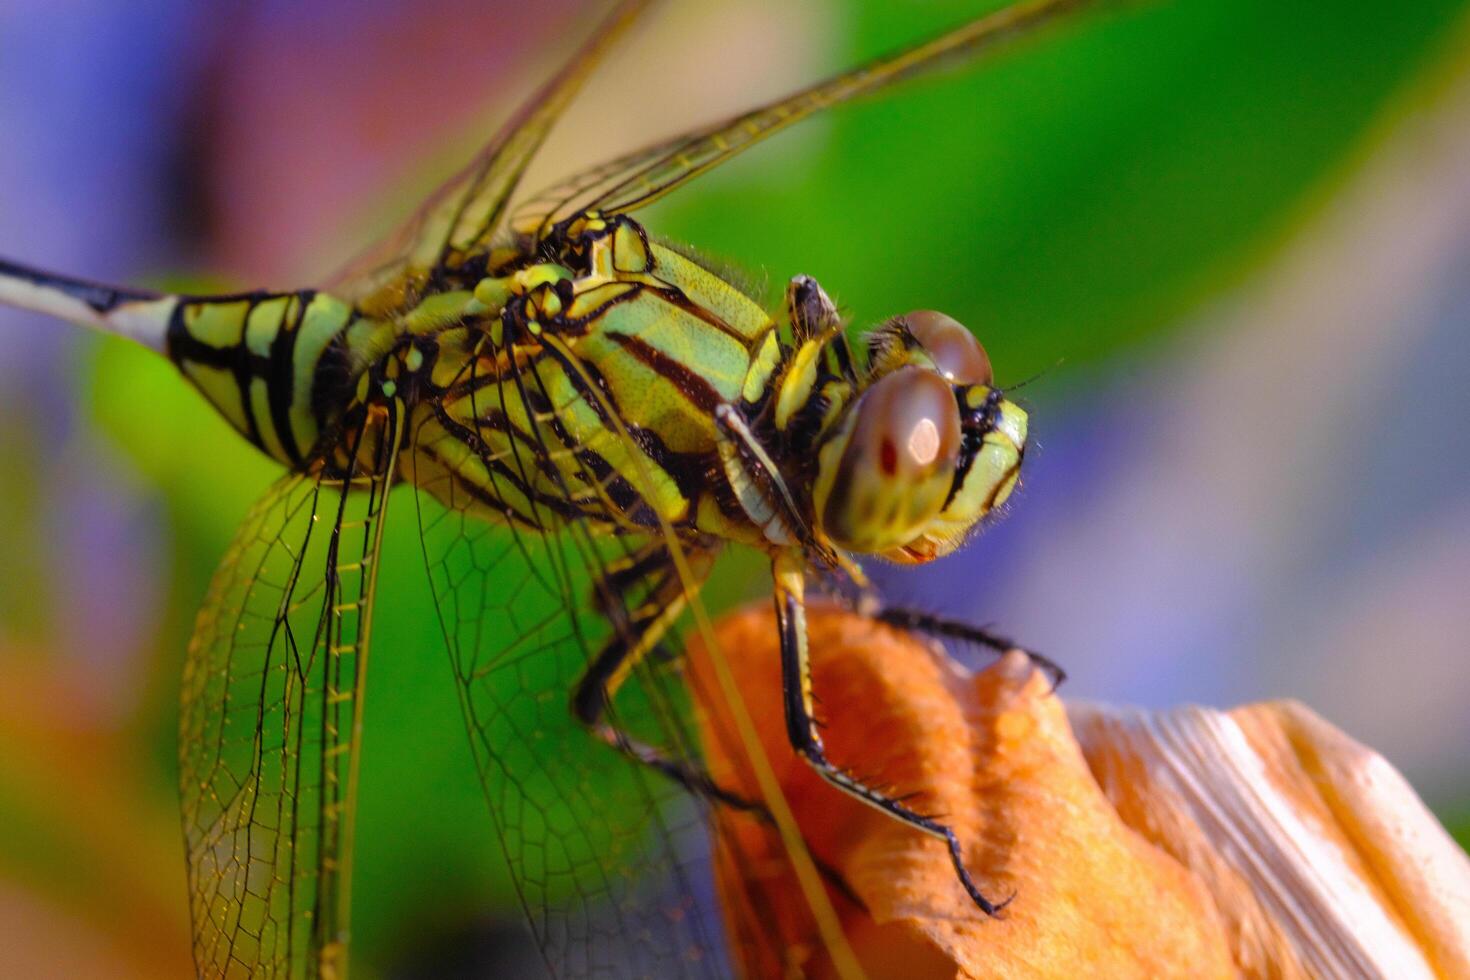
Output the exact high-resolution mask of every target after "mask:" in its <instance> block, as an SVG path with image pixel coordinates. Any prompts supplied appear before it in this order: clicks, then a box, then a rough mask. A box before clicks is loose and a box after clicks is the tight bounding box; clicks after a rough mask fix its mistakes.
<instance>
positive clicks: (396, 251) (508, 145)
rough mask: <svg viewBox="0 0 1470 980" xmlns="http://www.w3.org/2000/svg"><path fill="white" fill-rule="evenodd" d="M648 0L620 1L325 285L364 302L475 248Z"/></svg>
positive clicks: (407, 284)
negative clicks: (459, 163) (466, 159)
mask: <svg viewBox="0 0 1470 980" xmlns="http://www.w3.org/2000/svg"><path fill="white" fill-rule="evenodd" d="M648 4H649V0H622V2H620V3H619V4H618V5H617V6H616V8H614V10H613V12H612V13H611V14H610V15H609V16H608V17H607V19H606V20H605V21H603V23H602V24H601V26H600V27H599V28H598V30H597V32H596V33H595V34H593V35H592V37H590V38H589V39H588V40H587V41H586V42H585V43H584V44H583V45H582V46H581V47H580V48H579V49H578V50H577V52H576V54H574V55H573V56H572V58H571V59H570V60H569V61H568V62H567V63H566V65H565V66H564V67H563V68H562V69H561V71H559V72H558V73H557V74H556V75H555V76H554V77H553V78H552V79H551V80H550V81H548V82H547V83H546V84H545V85H543V86H542V87H541V88H540V89H539V90H538V91H537V92H536V94H535V95H534V96H532V98H531V99H530V100H529V101H528V102H527V103H526V104H525V105H523V106H522V107H521V108H520V110H519V111H518V112H517V113H516V114H515V115H514V116H512V117H511V119H510V120H509V121H508V122H506V123H505V125H503V126H502V127H501V128H500V131H499V132H497V133H496V134H495V136H494V138H493V139H491V141H490V142H489V143H488V144H487V145H486V146H485V148H484V149H483V150H481V151H480V153H479V155H478V156H476V157H475V158H474V159H473V160H471V161H470V163H469V164H468V165H467V166H466V167H465V168H464V169H463V170H461V171H460V172H459V173H457V174H455V175H454V176H453V177H451V178H450V179H449V180H448V181H446V182H445V183H444V184H442V185H441V186H440V187H439V188H438V190H436V191H435V192H434V193H433V194H431V195H430V196H429V197H428V199H427V200H425V201H424V203H423V204H422V205H421V206H420V207H419V209H418V210H417V211H416V212H415V213H414V214H413V215H412V216H411V217H410V218H409V219H408V221H406V222H405V223H404V224H403V225H402V226H401V227H400V228H399V229H398V230H397V231H395V232H394V233H393V234H391V235H389V236H388V237H387V238H385V239H384V240H383V241H381V242H380V243H378V244H376V245H374V246H372V247H371V248H369V249H368V250H367V251H366V252H365V253H364V254H363V255H362V256H360V257H359V258H358V259H356V260H354V262H353V263H352V264H351V265H350V266H348V268H347V269H345V270H343V271H342V272H341V273H340V274H339V275H338V276H337V277H335V279H334V281H333V282H332V283H330V284H329V285H330V286H331V288H332V289H333V291H334V292H336V293H338V294H339V295H342V296H345V297H346V298H348V299H352V300H354V301H364V300H366V299H368V298H369V297H372V296H373V295H374V294H377V293H380V292H381V291H383V290H384V289H389V290H393V291H397V290H400V289H403V288H405V287H406V288H408V289H409V290H410V291H411V290H412V287H413V284H414V283H415V281H417V280H421V279H423V278H424V277H426V276H427V275H428V274H429V273H430V272H431V270H433V269H435V268H437V267H439V266H440V265H443V264H444V263H446V262H449V261H451V260H452V259H453V258H454V257H455V256H456V255H465V254H469V253H471V252H474V251H477V250H478V249H479V248H480V247H481V246H482V245H484V244H485V243H488V242H489V241H490V240H491V239H492V238H493V237H494V235H495V233H496V232H497V231H498V229H499V228H500V225H501V219H502V217H503V216H504V213H505V207H506V203H507V201H508V200H509V198H510V195H511V194H512V192H514V190H515V188H516V185H517V184H518V183H519V182H520V179H521V176H522V175H523V174H524V173H525V170H526V167H527V166H528V165H529V164H530V162H531V159H532V158H533V157H534V156H535V154H536V151H537V150H539V149H540V148H541V144H542V143H543V142H544V141H545V139H546V136H547V134H548V133H549V132H550V131H551V127H552V126H553V125H554V124H555V122H556V120H557V118H558V117H560V116H561V114H562V112H563V111H565V109H566V107H567V106H568V105H569V104H570V103H571V101H572V99H573V98H574V97H575V96H576V94H577V92H578V90H579V89H581V87H582V84H583V83H584V82H585V81H586V80H587V77H588V76H589V75H590V74H591V73H592V71H593V69H594V68H596V67H597V65H598V63H599V62H600V61H601V60H602V59H603V57H604V56H605V55H606V54H607V52H608V51H609V50H611V49H612V47H613V46H614V44H615V43H616V42H617V41H618V39H619V38H621V37H622V36H623V34H624V33H625V32H626V31H627V30H628V28H629V27H631V26H632V25H633V23H634V21H635V20H636V19H637V17H638V15H639V14H640V13H642V12H643V10H644V8H646V7H647V6H648Z"/></svg>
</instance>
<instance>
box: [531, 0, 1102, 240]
mask: <svg viewBox="0 0 1470 980" xmlns="http://www.w3.org/2000/svg"><path fill="white" fill-rule="evenodd" d="M1086 2H1088V0H1028V2H1022V3H1016V4H1013V5H1011V6H1009V7H1005V8H1003V9H1001V10H998V11H996V12H995V13H993V14H990V15H989V16H987V17H982V18H980V19H978V20H975V21H972V22H971V23H968V24H965V25H964V26H962V27H959V28H956V29H954V30H952V31H949V32H948V33H946V34H942V35H940V36H939V37H936V38H933V39H931V40H929V41H925V42H923V43H921V44H918V45H915V46H913V47H911V48H908V49H906V50H903V51H900V52H898V53H896V54H891V55H887V56H884V57H881V58H878V59H875V60H873V61H870V62H868V63H867V64H865V65H862V66H861V67H858V68H855V69H853V70H852V71H848V72H844V73H842V74H841V75H837V76H835V77H833V78H830V79H828V80H826V81H824V82H819V83H818V84H816V85H813V86H811V87H810V88H807V89H803V90H802V91H800V92H796V93H794V94H792V95H789V96H786V97H785V98H782V99H778V100H777V101H775V102H771V103H769V104H767V105H763V106H760V107H758V108H756V109H752V110H751V111H749V112H745V113H742V114H740V115H738V116H734V117H732V118H730V119H726V120H724V121H722V122H718V123H715V124H714V125H711V126H706V127H703V128H701V129H696V130H693V131H692V132H689V133H686V134H684V135H683V136H679V137H676V138H674V139H671V140H665V141H663V142H661V143H659V144H656V145H654V146H651V147H649V148H647V149H645V150H641V151H639V152H637V153H632V154H629V155H627V156H624V157H621V158H619V159H617V160H614V161H611V162H609V163H605V164H602V165H599V166H597V167H595V168H593V169H591V170H588V171H585V172H583V173H581V174H578V175H576V176H574V177H571V178H570V179H568V180H565V181H562V182H560V183H558V184H555V185H553V186H552V187H550V188H547V189H546V190H544V191H541V192H538V193H537V194H535V195H534V196H533V197H531V198H529V199H528V200H526V201H525V202H524V204H522V205H519V206H517V208H516V210H515V213H514V215H513V216H512V219H511V225H512V227H514V228H515V229H516V230H517V231H518V232H521V233H524V234H528V235H531V236H532V237H534V238H537V239H539V238H544V237H545V236H546V234H547V233H548V232H549V231H550V229H551V227H552V226H553V225H555V224H556V223H557V222H559V221H562V220H565V219H567V218H571V217H573V216H575V215H578V214H581V213H582V212H584V211H588V210H598V211H601V212H603V213H604V214H625V213H628V212H632V211H636V210H638V209H639V208H642V207H645V206H647V205H649V204H652V203H653V202H654V201H657V200H659V199H660V198H662V197H664V196H665V195H667V194H669V193H671V192H672V191H674V190H676V189H677V188H679V187H682V186H683V185H684V184H687V183H688V182H689V181H691V180H694V179H695V178H696V177H698V176H699V175H701V174H703V173H706V172H707V171H709V170H712V169H713V168H715V167H717V166H719V165H720V164H722V163H724V162H725V161H727V160H729V159H730V158H731V157H733V156H735V155H736V154H738V153H741V152H743V151H745V150H748V149H750V147H752V146H754V145H755V144H757V143H759V142H760V141H761V140H763V139H765V138H767V137H768V136H772V135H774V134H775V133H778V132H780V131H781V130H783V129H785V128H786V127H788V126H791V125H793V124H795V123H798V122H800V121H801V120H803V119H805V118H807V117H808V116H811V115H813V114H814V113H817V112H821V111H822V110H824V109H829V108H831V107H832V106H835V105H840V104H842V103H844V102H849V101H851V100H853V99H856V98H858V97H860V96H864V95H869V94H872V93H874V92H877V91H879V90H881V89H884V88H886V87H888V86H890V85H892V84H894V83H896V82H900V81H903V80H905V79H909V78H913V77H915V76H917V75H921V74H925V73H928V72H931V71H935V70H937V69H939V68H942V67H945V66H947V65H952V64H955V63H956V62H959V61H962V60H965V59H969V58H972V57H975V56H976V55H979V54H980V53H982V52H984V51H986V50H988V49H990V48H991V47H993V46H994V45H995V44H996V43H997V42H999V41H1001V40H1003V39H1005V38H1008V37H1012V36H1014V35H1016V34H1019V33H1022V32H1025V31H1028V30H1031V29H1033V28H1035V27H1037V26H1039V25H1040V24H1042V23H1044V22H1046V21H1047V20H1050V19H1051V18H1053V17H1055V16H1057V15H1058V14H1061V13H1063V12H1065V11H1067V10H1069V9H1071V8H1074V7H1079V6H1081V5H1083V4H1084V3H1086Z"/></svg>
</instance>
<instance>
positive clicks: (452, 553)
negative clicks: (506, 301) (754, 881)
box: [409, 351, 725, 977]
mask: <svg viewBox="0 0 1470 980" xmlns="http://www.w3.org/2000/svg"><path fill="white" fill-rule="evenodd" d="M482 353H483V354H484V355H485V357H484V363H486V364H493V363H497V362H498V363H500V364H502V365H507V364H509V363H510V362H509V361H508V359H501V358H496V357H495V356H494V355H495V353H497V352H491V351H482ZM506 371H507V372H509V374H510V375H512V376H513V380H507V377H506V376H505V375H502V376H501V378H500V380H499V381H496V382H493V383H487V384H485V385H483V386H476V384H475V382H474V379H473V377H471V376H470V375H471V372H465V373H464V374H463V375H462V376H461V384H460V385H459V386H458V388H457V391H458V395H457V396H456V395H445V396H444V397H443V398H441V399H439V401H438V403H437V404H436V405H435V406H434V411H433V413H431V414H430V416H429V417H428V418H426V420H425V421H424V422H423V424H422V425H421V426H418V427H416V431H415V432H414V433H413V434H412V437H411V439H412V442H411V448H410V450H409V451H411V452H412V454H413V455H412V457H411V460H412V463H411V466H412V471H411V473H410V474H409V477H410V479H412V481H413V482H414V483H415V484H416V485H417V486H418V487H419V489H420V492H419V506H420V519H421V522H422V528H421V530H422V538H423V542H424V548H425V554H426V558H427V561H428V566H429V573H430V579H431V582H432V586H433V591H434V594H435V598H436V600H437V602H438V607H439V612H440V616H441V620H442V623H443V627H444V631H445V635H446V638H447V640H448V645H449V650H450V656H451V660H452V663H453V668H454V674H455V677H456V678H457V679H458V682H459V686H460V693H461V698H462V703H463V708H464V713H465V721H466V728H467V731H468V734H469V738H470V743H471V745H472V747H473V750H474V755H475V760H476V763H477V766H478V770H479V773H480V779H481V782H482V784H483V787H484V791H485V795H486V797H487V799H488V800H489V803H490V809H491V813H492V817H493V820H494V822H495V825H496V829H497V831H498V833H499V839H500V842H501V845H502V847H503V850H504V854H505V857H506V860H507V862H508V863H509V865H510V867H511V869H512V872H513V875H514V877H515V880H516V884H517V887H518V889H519V893H520V899H521V901H522V904H523V905H524V907H525V910H526V912H527V915H528V918H529V919H530V923H531V926H532V930H533V932H534V934H535V939H536V941H537V944H538V946H539V947H540V948H541V950H542V952H543V955H544V956H545V958H546V962H547V965H548V967H549V968H550V970H551V972H552V973H553V974H554V975H557V976H584V975H592V976H657V977H675V976H718V975H723V974H724V973H725V966H724V959H723V944H722V942H721V940H720V927H719V924H718V916H717V914H716V913H715V912H714V911H713V910H712V909H711V907H710V898H709V894H710V893H709V880H708V851H707V848H708V843H707V840H706V837H705V819H704V804H703V802H702V801H701V800H700V799H699V798H696V797H694V796H692V795H691V794H689V793H687V792H685V791H684V790H683V789H682V788H681V787H680V786H678V785H677V784H676V783H675V782H674V781H672V780H671V779H669V778H668V777H667V776H665V775H663V774H660V773H658V772H655V771H653V770H651V769H649V768H648V767H646V766H644V765H641V764H638V763H634V762H632V761H630V760H629V759H628V758H627V757H626V756H624V755H623V754H622V753H621V752H619V751H618V750H616V749H614V748H612V747H611V746H610V745H608V744H607V743H606V742H604V741H602V740H601V739H598V738H596V737H594V736H593V735H591V734H590V733H589V732H588V731H587V730H586V729H585V728H584V727H583V726H582V725H581V723H579V722H577V721H574V720H573V717H572V711H571V701H572V697H573V692H574V690H575V689H576V686H577V684H578V682H579V681H580V680H581V679H582V677H583V675H584V672H585V671H586V670H587V668H588V665H589V664H590V663H591V662H592V661H593V660H594V659H595V658H596V657H597V656H598V654H599V652H600V651H602V650H604V649H606V644H608V643H609V642H612V641H618V642H622V643H624V644H627V645H629V646H631V645H633V644H635V643H636V642H637V641H638V639H639V638H640V636H642V627H641V626H640V623H641V622H644V621H646V618H647V617H648V616H650V615H653V614H655V613H656V612H657V611H658V610H662V609H665V608H670V607H673V606H677V605H678V604H679V603H681V602H684V601H685V600H686V599H689V600H691V601H697V597H692V596H690V592H692V591H693V590H694V588H696V587H697V585H698V582H697V581H695V582H686V581H684V580H683V579H682V578H680V577H679V574H678V572H677V571H676V570H675V569H673V568H672V567H671V564H670V562H669V561H668V557H667V556H668V554H669V551H668V549H669V548H670V547H676V546H679V545H680V542H671V541H669V540H668V539H666V538H665V537H664V536H663V535H662V534H661V532H660V531H659V530H657V529H653V530H646V531H637V530H628V529H626V528H624V530H623V531H622V532H621V533H614V532H613V526H614V525H615V523H616V522H615V521H613V520H609V518H611V517H613V515H612V514H611V513H610V510H609V509H610V508H615V507H616V506H618V504H617V502H618V501H623V502H626V501H627V499H628V498H627V494H626V488H625V487H621V486H619V485H618V480H619V479H620V478H619V477H618V476H617V475H616V473H617V467H616V466H613V465H611V464H608V463H607V460H606V459H602V461H601V462H599V459H598V458H594V457H595V456H597V455H598V453H599V451H601V453H602V454H604V455H605V454H606V453H607V452H608V450H607V449H606V446H608V445H611V443H608V442H605V441H602V440H601V439H600V438H599V437H597V436H594V435H592V434H590V433H588V432H586V431H579V430H578V427H579V426H580V425H582V424H583V423H582V422H579V421H577V418H578V417H579V415H580V417H582V418H584V419H585V418H586V415H585V409H586V407H587V406H586V403H585V402H582V403H581V404H580V405H573V404H570V403H568V402H567V401H557V400H556V399H555V398H554V397H552V396H550V395H549V393H550V392H552V391H555V390H558V389H559V388H560V386H561V381H562V379H564V378H565V377H566V376H567V374H566V371H565V370H564V365H563V364H562V363H560V362H555V361H553V360H552V359H551V358H550V357H549V356H548V355H544V354H543V356H542V357H541V358H540V359H530V360H528V361H526V362H524V363H522V364H521V365H520V366H510V367H507V368H506ZM562 390H564V389H562ZM470 391H474V392H477V394H476V395H474V396H473V399H474V400H473V402H472V403H471V404H470V405H468V407H467V405H466V400H467V399H470V398H471V397H472V396H470V395H467V394H466V392H470ZM538 393H540V394H538ZM543 396H545V397H546V398H549V399H550V400H543ZM574 400H575V397H574ZM517 403H524V404H529V405H530V406H531V408H532V410H533V412H535V413H537V414H539V415H540V416H541V417H542V418H545V419H550V418H551V417H553V416H555V417H556V418H557V419H559V420H561V421H560V422H559V424H558V425H557V426H550V425H548V426H544V427H542V428H541V429H539V430H537V429H534V428H533V427H530V426H529V425H528V424H526V421H525V420H526V413H523V412H522V411H521V410H520V409H519V408H518V407H517ZM451 417H452V418H453V419H454V420H456V422H457V423H458V425H446V424H445V422H444V420H445V419H446V418H451ZM515 420H519V422H517V421H515ZM511 425H515V426H517V428H516V432H517V435H516V436H515V437H514V438H508V436H507V428H506V427H507V426H511ZM551 429H555V430H556V431H557V432H559V433H560V438H558V437H557V436H554V435H553V436H544V437H538V436H537V435H536V434H535V432H536V431H547V430H551ZM611 438H612V439H618V438H619V437H618V436H617V435H613V436H611ZM605 464H606V465H605ZM495 501H499V502H500V503H495ZM507 502H509V503H507ZM502 513H507V514H513V515H514V516H512V518H511V520H509V521H506V520H497V519H495V518H496V517H498V516H499V515H500V514H502ZM630 513H631V511H630V510H629V511H625V512H624V513H623V514H622V515H621V516H623V517H628V516H629V515H630ZM684 546H685V548H686V552H685V555H686V558H687V559H688V561H689V564H690V565H692V566H693V567H694V568H695V575H696V577H697V576H698V575H699V570H700V569H703V568H707V561H705V559H707V558H708V555H706V554H703V553H701V552H700V551H699V550H698V548H697V545H696V546H690V545H688V544H685V545H684ZM670 576H673V577H672V578H671V577H670ZM599 583H602V584H603V587H602V588H599ZM670 586H672V590H671V589H670ZM595 596H596V597H597V598H594V597H595ZM678 649H679V644H678V642H677V640H675V639H674V638H673V637H672V636H670V637H667V638H666V639H665V642H664V643H663V644H662V645H661V646H660V648H659V650H658V651H656V652H655V653H653V654H651V655H650V656H649V657H647V658H645V659H644V660H643V661H642V662H641V664H640V665H639V666H638V668H637V669H635V670H634V671H633V673H632V675H631V677H630V678H629V679H628V681H627V682H626V683H625V684H624V685H623V687H622V689H621V690H620V691H619V692H618V694H617V696H616V698H615V700H614V702H613V705H612V707H611V708H610V710H609V714H608V720H609V721H611V722H612V723H613V724H615V725H616V726H618V727H619V728H620V729H621V730H623V731H624V732H626V733H627V734H629V735H630V736H631V737H633V738H635V739H636V740H638V741H639V742H641V743H643V744H644V745H646V746H649V747H652V748H655V749H657V750H658V751H659V752H660V753H662V754H663V755H664V757H665V758H666V759H668V760H670V761H673V762H675V763H676V764H678V765H682V766H686V767H689V768H690V769H691V770H697V769H700V768H701V767H702V763H701V761H700V754H699V752H698V750H697V748H696V745H695V736H694V734H693V731H692V728H691V726H690V721H689V717H688V705H687V700H686V697H685V692H684V691H683V689H682V686H681V684H680V677H679V676H678V673H677V663H676V662H674V661H673V660H672V658H671V656H670V655H669V654H670V653H671V652H672V651H676V650H678Z"/></svg>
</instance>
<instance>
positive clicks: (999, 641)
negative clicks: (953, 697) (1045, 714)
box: [873, 607, 1067, 691]
mask: <svg viewBox="0 0 1470 980" xmlns="http://www.w3.org/2000/svg"><path fill="white" fill-rule="evenodd" d="M873 618H875V619H877V620H879V621H880V622H884V623H887V624H888V625H890V626H897V627H899V628H900V629H906V630H913V631H916V632H919V633H928V634H929V635H930V636H938V637H943V638H947V639H952V640H963V641H966V642H969V643H978V644H979V645H980V646H983V647H989V648H990V649H991V650H994V651H995V652H997V653H1005V652H1006V651H1007V650H1020V651H1021V652H1022V653H1024V654H1025V655H1026V656H1027V658H1028V659H1029V660H1030V661H1031V662H1032V663H1033V664H1035V665H1036V666H1037V667H1039V668H1041V671H1042V673H1044V674H1046V675H1047V677H1048V679H1049V680H1050V681H1051V689H1052V690H1053V691H1055V690H1056V689H1057V688H1058V687H1059V686H1061V683H1062V682H1063V681H1065V680H1066V679H1067V672H1066V671H1065V670H1063V669H1062V666H1061V664H1058V663H1057V662H1056V661H1055V660H1052V659H1051V658H1050V657H1047V656H1044V655H1042V654H1040V653H1037V652H1036V651H1034V650H1028V649H1026V648H1025V647H1023V646H1020V645H1018V644H1017V643H1015V642H1014V641H1013V640H1010V639H1008V638H1006V637H1004V636H999V635H997V634H995V633H992V632H990V631H989V630H987V629H984V628H982V627H979V626H971V625H970V624H969V623H962V622H959V621H958V620H953V619H945V618H944V617H942V616H935V615H933V614H931V613H926V612H920V611H918V610H916V609H897V608H893V607H888V608H884V609H880V610H879V611H878V612H877V613H876V614H875V615H874V617H873Z"/></svg>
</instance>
